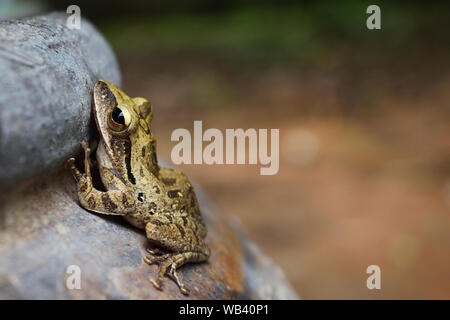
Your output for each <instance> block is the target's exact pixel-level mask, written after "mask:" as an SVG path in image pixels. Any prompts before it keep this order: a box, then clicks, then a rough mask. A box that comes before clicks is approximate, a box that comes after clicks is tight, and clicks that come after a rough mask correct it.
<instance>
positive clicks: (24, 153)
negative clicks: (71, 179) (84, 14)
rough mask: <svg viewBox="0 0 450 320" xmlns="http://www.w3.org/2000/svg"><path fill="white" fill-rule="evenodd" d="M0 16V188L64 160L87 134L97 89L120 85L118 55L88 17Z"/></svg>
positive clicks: (53, 15)
mask: <svg viewBox="0 0 450 320" xmlns="http://www.w3.org/2000/svg"><path fill="white" fill-rule="evenodd" d="M67 18H68V15H67V14H65V13H52V14H49V15H45V16H38V17H32V18H26V19H21V20H8V21H0V74H1V77H0V88H1V90H0V188H5V187H9V186H11V185H13V184H17V183H18V182H20V181H22V180H25V179H26V178H29V177H31V176H36V175H39V174H41V173H43V172H45V171H46V170H49V169H51V168H55V167H57V166H60V165H61V164H62V163H63V162H64V161H65V160H66V159H67V158H68V156H70V155H72V154H75V153H77V152H79V150H80V145H79V143H80V141H82V140H86V139H88V138H89V130H88V129H89V125H88V123H89V121H90V117H91V101H92V89H93V87H94V84H95V83H96V81H97V80H98V79H108V80H109V81H112V82H115V83H117V84H118V85H120V80H121V79H120V72H119V67H118V64H117V61H116V58H115V56H114V54H113V52H112V50H111V48H110V47H109V45H108V43H107V42H106V41H105V39H104V38H103V37H102V35H101V34H100V33H99V32H98V31H97V30H96V29H95V28H94V26H93V25H92V24H90V23H89V22H88V21H86V20H85V19H82V21H81V25H80V29H69V28H68V27H67V26H66V21H67Z"/></svg>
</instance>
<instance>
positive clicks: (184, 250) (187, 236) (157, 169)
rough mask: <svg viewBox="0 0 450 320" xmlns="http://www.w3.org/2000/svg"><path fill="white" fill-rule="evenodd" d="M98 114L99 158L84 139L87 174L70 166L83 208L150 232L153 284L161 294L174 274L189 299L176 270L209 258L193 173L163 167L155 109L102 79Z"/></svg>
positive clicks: (97, 87) (97, 93)
mask: <svg viewBox="0 0 450 320" xmlns="http://www.w3.org/2000/svg"><path fill="white" fill-rule="evenodd" d="M92 114H93V117H94V119H95V124H96V128H97V131H98V133H99V139H98V143H97V147H96V150H95V157H96V161H95V160H91V153H92V151H91V150H93V149H91V147H90V145H89V143H88V141H82V142H81V147H82V149H83V151H84V161H83V162H84V173H82V172H80V171H79V170H78V168H77V166H76V165H75V158H74V157H71V158H70V159H68V160H67V161H66V164H65V167H66V168H68V169H69V170H70V171H71V172H72V175H73V177H74V179H75V181H76V184H77V195H78V200H79V203H80V205H81V206H82V207H83V208H85V209H86V210H88V211H91V212H94V213H97V214H100V215H119V216H122V217H123V218H124V219H125V220H126V221H127V222H129V223H130V224H131V225H133V226H135V227H136V228H138V229H142V230H145V234H146V238H147V239H148V242H149V243H150V245H151V247H150V248H147V249H146V251H147V255H145V256H144V257H143V261H144V262H145V263H147V264H149V265H152V264H155V263H158V264H159V270H158V272H157V275H156V277H154V278H150V279H149V280H150V282H151V283H152V284H153V285H154V287H155V288H157V289H159V290H162V284H163V280H164V278H165V277H166V276H169V278H171V279H172V280H173V281H174V282H175V283H176V284H177V285H178V287H179V290H180V291H181V293H182V294H184V295H189V293H190V290H189V289H188V288H187V287H186V286H185V284H184V282H183V281H182V279H181V277H180V276H179V274H178V269H179V268H180V267H181V266H183V265H184V264H186V263H199V262H205V261H207V260H208V258H209V256H210V253H211V250H210V248H209V246H208V245H207V243H206V235H207V229H206V225H205V222H204V219H203V216H202V213H201V211H200V207H199V203H198V200H197V197H196V194H195V191H194V188H193V186H192V184H191V182H190V181H189V180H188V178H187V176H186V175H185V174H184V173H183V172H181V171H178V170H174V169H170V168H165V167H161V166H159V165H158V158H157V154H156V140H155V137H154V135H153V131H152V127H151V120H152V118H153V106H152V104H151V103H150V102H149V101H148V100H147V99H145V98H142V97H135V98H131V97H129V96H128V95H127V94H126V93H125V92H123V91H122V90H120V89H119V88H118V87H117V86H116V85H115V84H113V83H111V82H107V81H105V80H99V81H98V82H97V83H96V84H95V86H94V89H93V107H92ZM94 163H95V164H94ZM92 170H98V173H99V175H100V178H101V179H100V180H101V182H102V184H103V187H104V188H100V187H98V186H95V185H94V183H93V178H92Z"/></svg>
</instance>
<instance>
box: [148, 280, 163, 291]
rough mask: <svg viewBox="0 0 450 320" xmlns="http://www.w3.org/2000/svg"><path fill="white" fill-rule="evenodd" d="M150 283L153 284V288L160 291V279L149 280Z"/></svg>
mask: <svg viewBox="0 0 450 320" xmlns="http://www.w3.org/2000/svg"><path fill="white" fill-rule="evenodd" d="M150 282H151V283H152V284H153V286H154V287H155V288H156V289H158V290H162V286H161V284H162V281H161V279H151V278H150Z"/></svg>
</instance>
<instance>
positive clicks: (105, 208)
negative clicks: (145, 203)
mask: <svg viewBox="0 0 450 320" xmlns="http://www.w3.org/2000/svg"><path fill="white" fill-rule="evenodd" d="M81 146H82V148H83V150H84V168H85V173H81V172H80V171H78V169H77V168H76V166H75V164H74V162H75V159H74V158H70V159H69V160H67V162H66V167H67V168H69V169H70V170H71V171H72V174H73V176H74V178H75V180H76V181H77V186H78V199H79V200H80V204H81V206H82V207H83V208H85V209H87V210H90V211H94V212H98V213H102V214H108V215H127V214H131V213H133V212H134V199H133V198H132V197H130V196H129V195H127V194H126V193H124V192H122V191H120V190H110V191H106V192H105V191H100V190H97V189H95V187H94V185H93V184H92V176H91V162H90V152H91V150H90V148H89V146H88V143H87V142H86V141H83V142H82V143H81Z"/></svg>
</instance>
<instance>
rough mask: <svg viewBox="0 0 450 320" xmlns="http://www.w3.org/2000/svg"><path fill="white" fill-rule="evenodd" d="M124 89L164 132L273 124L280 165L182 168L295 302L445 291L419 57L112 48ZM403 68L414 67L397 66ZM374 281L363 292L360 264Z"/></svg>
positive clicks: (441, 110)
mask: <svg viewBox="0 0 450 320" xmlns="http://www.w3.org/2000/svg"><path fill="white" fill-rule="evenodd" d="M120 60H121V64H122V70H123V75H124V80H123V83H124V89H125V90H126V92H128V93H130V94H131V95H139V96H145V97H148V98H150V99H151V100H152V102H153V105H154V108H155V118H154V120H153V126H154V132H155V134H156V137H157V139H158V151H159V156H160V157H162V158H164V159H165V160H166V161H168V162H170V151H171V148H172V147H173V146H174V145H175V143H174V142H171V141H170V135H171V132H172V131H173V130H174V129H176V128H187V129H189V130H192V128H193V121H194V120H202V121H203V128H204V130H205V129H206V128H219V129H221V130H224V129H225V128H239V127H242V128H244V129H246V128H279V129H280V170H279V173H278V174H277V175H274V176H260V175H259V167H258V166H251V165H232V166H230V165H214V166H208V165H195V166H194V165H184V166H181V167H180V169H182V170H184V171H186V172H187V173H188V175H189V176H190V177H191V179H193V180H195V181H196V182H198V183H199V184H200V185H201V186H202V187H204V188H205V189H206V191H207V193H208V194H209V195H210V196H211V197H212V198H213V200H215V202H216V203H217V204H218V205H219V206H220V207H221V208H222V209H223V212H224V213H225V214H229V215H235V216H237V217H239V219H240V220H241V221H242V223H243V224H244V226H245V228H246V230H247V231H248V233H249V235H250V237H251V238H252V239H254V240H255V241H256V242H257V243H259V244H260V245H261V246H262V247H263V248H264V249H265V250H266V251H267V252H268V254H269V255H270V256H272V258H273V259H274V260H275V261H277V262H278V263H279V264H280V265H281V266H282V267H283V269H284V270H285V272H286V273H287V276H288V278H289V279H290V280H291V282H292V283H293V285H294V286H295V288H296V289H297V291H298V293H299V294H300V295H301V296H302V297H303V298H308V299H309V298H325V299H327V298H344V299H347V298H415V299H420V298H425V299H427V298H447V299H448V298H450V256H449V252H450V127H449V123H450V121H449V120H450V108H449V106H450V90H449V89H450V76H449V73H448V72H447V70H448V67H447V66H444V65H442V64H441V62H439V61H432V60H429V61H428V62H427V64H426V65H420V64H415V61H416V60H414V61H409V62H402V63H400V64H397V63H393V64H391V65H389V64H388V65H372V66H368V67H367V68H365V69H363V70H362V71H361V72H359V73H357V72H356V71H354V72H353V71H352V70H351V66H347V65H344V66H342V65H339V66H336V67H334V68H331V69H327V70H317V69H313V68H312V69H307V68H294V67H268V68H258V69H254V70H246V69H244V71H242V70H241V69H240V68H236V67H235V68H230V67H229V66H225V67H221V66H220V65H213V66H211V65H209V64H208V63H207V62H203V61H201V60H199V59H193V58H189V57H188V58H186V59H179V57H178V58H177V59H175V58H172V57H170V56H169V57H156V58H153V59H151V60H149V59H144V58H139V56H132V57H130V56H125V57H124V56H122V57H121V59H120ZM411 66H414V68H411ZM372 264H376V265H379V266H380V267H381V271H382V290H378V291H377V290H373V291H370V290H368V289H367V288H366V279H367V276H368V275H367V274H366V272H365V271H366V268H367V267H368V266H369V265H372Z"/></svg>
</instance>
